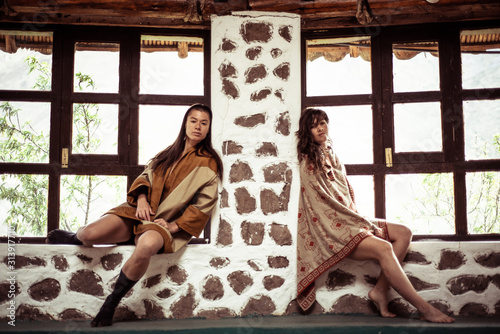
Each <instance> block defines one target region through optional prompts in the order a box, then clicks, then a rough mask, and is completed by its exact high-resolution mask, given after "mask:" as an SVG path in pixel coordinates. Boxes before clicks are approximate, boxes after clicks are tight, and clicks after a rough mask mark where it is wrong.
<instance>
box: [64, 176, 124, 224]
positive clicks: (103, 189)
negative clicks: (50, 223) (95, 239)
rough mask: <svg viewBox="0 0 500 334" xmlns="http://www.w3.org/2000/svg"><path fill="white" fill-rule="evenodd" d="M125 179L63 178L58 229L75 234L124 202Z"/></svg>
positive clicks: (107, 177) (114, 177) (120, 177)
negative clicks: (80, 228) (81, 227)
mask: <svg viewBox="0 0 500 334" xmlns="http://www.w3.org/2000/svg"><path fill="white" fill-rule="evenodd" d="M126 195H127V177H126V176H105V175H63V176H62V177H61V203H60V204H61V206H60V210H61V211H60V217H59V226H60V228H61V229H64V230H69V231H75V232H76V230H77V229H78V228H79V227H80V226H84V225H87V224H89V223H92V222H93V221H95V220H97V219H99V218H100V217H101V216H102V215H103V214H104V213H106V212H107V211H108V210H110V209H112V208H114V207H116V206H118V205H120V204H121V203H123V202H125V201H126Z"/></svg>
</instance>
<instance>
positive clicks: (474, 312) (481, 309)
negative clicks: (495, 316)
mask: <svg viewBox="0 0 500 334" xmlns="http://www.w3.org/2000/svg"><path fill="white" fill-rule="evenodd" d="M458 315H459V316H461V317H474V318H482V317H487V316H488V307H487V306H486V305H484V304H479V303H467V304H466V305H464V306H463V307H462V308H461V309H460V312H458Z"/></svg>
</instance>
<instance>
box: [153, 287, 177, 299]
mask: <svg viewBox="0 0 500 334" xmlns="http://www.w3.org/2000/svg"><path fill="white" fill-rule="evenodd" d="M172 294H173V293H172V290H170V289H168V288H165V289H163V290H160V291H158V292H157V293H156V296H157V297H158V298H161V299H167V298H169V297H170V296H172Z"/></svg>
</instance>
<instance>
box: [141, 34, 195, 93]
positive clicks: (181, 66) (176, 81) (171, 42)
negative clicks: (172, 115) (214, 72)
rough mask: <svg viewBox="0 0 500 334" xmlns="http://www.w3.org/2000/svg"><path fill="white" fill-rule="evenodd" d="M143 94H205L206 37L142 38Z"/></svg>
mask: <svg viewBox="0 0 500 334" xmlns="http://www.w3.org/2000/svg"><path fill="white" fill-rule="evenodd" d="M140 66H141V70H140V72H141V73H140V86H141V87H140V92H141V94H169V95H203V92H204V90H203V39H202V38H198V37H179V36H142V37H141V65H140Z"/></svg>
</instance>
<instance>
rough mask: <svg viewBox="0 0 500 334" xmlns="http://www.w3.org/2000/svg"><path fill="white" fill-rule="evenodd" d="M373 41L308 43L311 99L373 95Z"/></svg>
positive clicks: (308, 73)
mask: <svg viewBox="0 0 500 334" xmlns="http://www.w3.org/2000/svg"><path fill="white" fill-rule="evenodd" d="M370 47H371V41H370V37H346V38H330V39H314V40H308V41H307V63H306V73H307V78H306V81H307V82H306V85H307V86H306V89H307V96H320V95H350V94H371V92H372V83H371V51H370Z"/></svg>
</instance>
